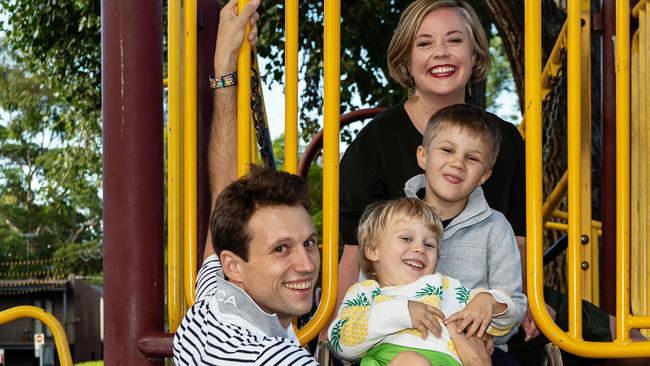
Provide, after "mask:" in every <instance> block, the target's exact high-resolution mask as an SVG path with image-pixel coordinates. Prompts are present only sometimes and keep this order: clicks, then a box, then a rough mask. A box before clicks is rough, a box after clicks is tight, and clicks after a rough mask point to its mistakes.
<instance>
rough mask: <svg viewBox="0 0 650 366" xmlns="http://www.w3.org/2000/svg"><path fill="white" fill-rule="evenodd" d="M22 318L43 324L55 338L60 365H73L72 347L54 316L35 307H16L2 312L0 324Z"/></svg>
mask: <svg viewBox="0 0 650 366" xmlns="http://www.w3.org/2000/svg"><path fill="white" fill-rule="evenodd" d="M21 318H34V319H38V320H40V321H41V322H43V324H45V325H46V326H47V327H48V328H49V329H50V331H51V332H52V335H53V336H54V343H55V344H56V352H57V353H58V355H59V363H60V364H61V365H62V366H72V365H73V364H72V356H70V346H69V345H68V339H67V338H66V336H65V330H63V327H62V326H61V323H59V321H58V320H57V319H56V318H55V317H54V315H52V314H50V313H48V312H47V311H45V310H43V309H41V308H37V307H35V306H16V307H14V308H11V309H8V310H4V311H1V312H0V324H5V323H9V322H11V321H14V320H16V319H21Z"/></svg>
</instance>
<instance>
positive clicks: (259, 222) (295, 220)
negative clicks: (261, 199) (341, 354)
mask: <svg viewBox="0 0 650 366" xmlns="http://www.w3.org/2000/svg"><path fill="white" fill-rule="evenodd" d="M248 230H249V233H250V234H251V238H252V239H251V242H250V245H249V248H248V262H243V261H241V267H240V268H241V269H240V273H241V277H240V279H241V283H239V285H240V287H242V288H243V289H244V290H245V291H246V292H247V293H248V294H249V295H250V296H251V298H252V299H253V300H254V301H255V302H256V303H257V305H259V306H260V308H262V310H264V311H266V312H267V313H269V314H273V313H275V314H277V316H278V318H279V319H280V322H281V323H282V325H283V326H285V327H286V326H288V325H289V324H290V322H291V318H293V317H294V316H297V315H303V314H306V313H307V312H309V310H310V309H311V307H312V304H313V295H314V286H315V284H316V280H317V278H318V270H319V268H320V253H319V252H318V246H317V237H316V232H315V230H314V225H313V224H312V221H311V216H309V213H308V212H307V210H305V208H304V207H302V206H267V207H262V208H260V209H258V210H257V211H256V212H255V213H254V214H253V216H252V217H251V219H250V221H249V223H248Z"/></svg>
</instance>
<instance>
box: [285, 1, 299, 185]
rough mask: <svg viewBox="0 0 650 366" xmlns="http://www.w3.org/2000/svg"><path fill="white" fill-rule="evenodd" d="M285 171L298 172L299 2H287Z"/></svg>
mask: <svg viewBox="0 0 650 366" xmlns="http://www.w3.org/2000/svg"><path fill="white" fill-rule="evenodd" d="M285 18H286V19H285V22H286V30H285V33H286V34H285V43H284V44H285V46H284V67H285V74H284V78H285V82H284V85H285V90H284V93H285V94H284V98H285V99H284V112H285V122H284V124H285V125H284V170H286V171H287V172H289V173H294V174H295V173H297V172H298V0H286V1H285Z"/></svg>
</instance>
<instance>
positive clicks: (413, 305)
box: [408, 300, 445, 339]
mask: <svg viewBox="0 0 650 366" xmlns="http://www.w3.org/2000/svg"><path fill="white" fill-rule="evenodd" d="M408 306H409V314H410V315H411V323H413V328H415V329H417V330H419V331H420V333H422V339H426V338H427V334H428V333H429V331H431V333H433V335H434V336H435V337H436V338H440V334H441V332H442V327H441V325H440V323H439V321H438V319H443V318H444V317H445V314H443V313H442V311H440V309H438V308H436V307H434V306H431V305H427V304H425V303H423V302H419V301H413V300H409V302H408Z"/></svg>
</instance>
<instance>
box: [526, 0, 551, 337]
mask: <svg viewBox="0 0 650 366" xmlns="http://www.w3.org/2000/svg"><path fill="white" fill-rule="evenodd" d="M524 4H525V5H524V14H525V31H526V34H525V41H524V43H525V77H526V80H525V92H526V103H525V106H526V111H525V114H526V239H527V246H528V250H526V257H527V258H526V267H527V268H528V271H527V273H526V277H527V283H528V293H527V294H528V299H529V304H530V308H531V311H532V312H533V315H534V316H535V320H536V321H537V323H538V325H539V326H540V329H542V330H544V328H543V326H544V325H545V324H548V323H549V322H552V320H551V318H550V316H549V314H548V312H547V311H546V307H545V305H544V296H543V292H542V291H543V290H542V280H543V278H542V274H543V261H542V244H543V242H542V234H543V228H542V226H543V216H542V200H543V195H542V144H541V142H542V140H541V133H542V98H541V89H542V82H541V74H542V69H541V60H542V53H541V41H542V36H541V5H540V0H530V1H526V2H525V3H524ZM544 333H545V334H546V333H547V332H544Z"/></svg>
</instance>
